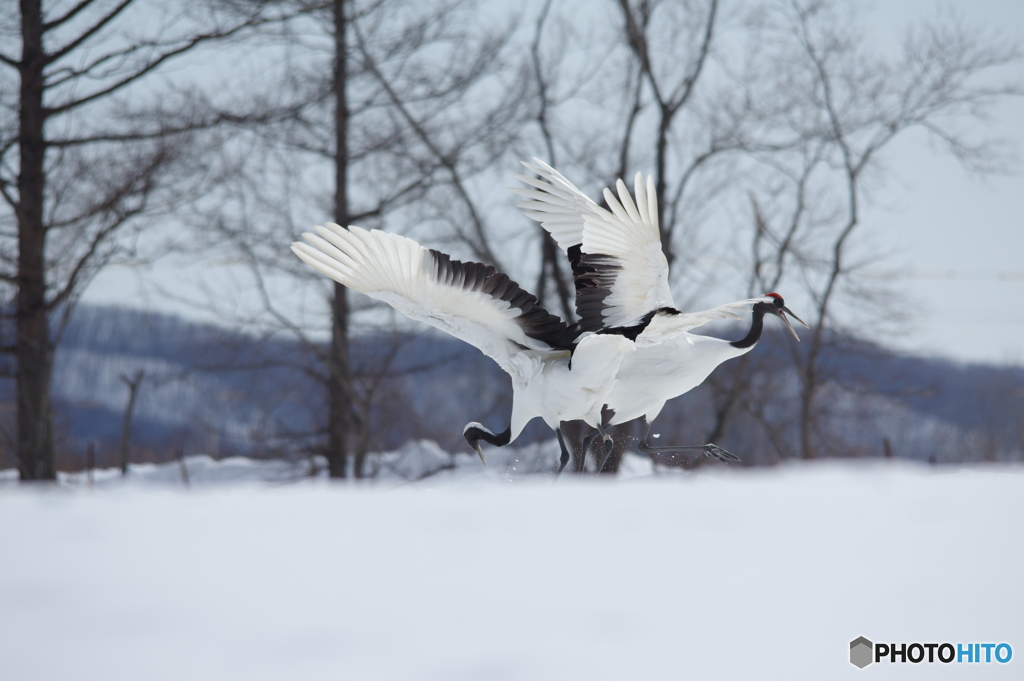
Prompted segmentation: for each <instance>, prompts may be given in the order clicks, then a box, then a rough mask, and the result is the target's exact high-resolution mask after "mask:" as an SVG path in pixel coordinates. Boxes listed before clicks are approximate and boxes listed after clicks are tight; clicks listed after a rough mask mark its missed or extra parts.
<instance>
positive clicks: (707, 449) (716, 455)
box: [701, 442, 740, 462]
mask: <svg viewBox="0 0 1024 681" xmlns="http://www.w3.org/2000/svg"><path fill="white" fill-rule="evenodd" d="M701 449H703V450H704V456H706V457H708V458H711V459H718V460H719V461H726V462H738V461H739V460H740V457H738V456H736V455H735V454H733V453H732V452H730V451H728V450H725V449H722V448H721V447H719V446H718V445H716V444H712V443H710V442H709V443H708V444H706V445H704V446H703V447H702V448H701Z"/></svg>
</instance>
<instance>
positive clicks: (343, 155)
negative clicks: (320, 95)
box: [327, 0, 352, 478]
mask: <svg viewBox="0 0 1024 681" xmlns="http://www.w3.org/2000/svg"><path fill="white" fill-rule="evenodd" d="M345 5H346V0H334V3H333V7H332V10H333V13H334V50H335V51H334V96H335V98H336V99H335V101H336V104H335V109H334V125H335V131H334V132H335V151H334V167H335V188H334V221H335V222H337V223H338V224H339V225H342V226H343V227H347V226H348V216H349V207H348V101H347V92H346V85H347V75H348V68H347V61H348V47H347V45H346V41H345V38H346V32H347V28H348V25H347V16H346V14H345ZM351 379H352V373H351V368H350V366H349V361H348V297H347V291H346V289H345V287H344V286H342V285H341V284H335V285H334V298H333V300H332V301H331V357H330V367H329V378H328V380H329V381H330V385H329V387H328V391H327V392H328V400H329V406H328V414H327V418H328V424H327V468H328V470H329V472H330V476H331V477H332V478H344V477H346V475H347V472H348V471H347V469H348V433H349V423H350V421H351V414H352V393H351Z"/></svg>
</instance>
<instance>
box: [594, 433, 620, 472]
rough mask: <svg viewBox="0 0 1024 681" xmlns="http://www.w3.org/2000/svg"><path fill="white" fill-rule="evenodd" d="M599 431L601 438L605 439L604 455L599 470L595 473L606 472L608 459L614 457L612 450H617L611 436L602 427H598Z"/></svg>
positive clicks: (598, 465) (599, 463) (598, 466)
mask: <svg viewBox="0 0 1024 681" xmlns="http://www.w3.org/2000/svg"><path fill="white" fill-rule="evenodd" d="M597 430H598V431H599V432H600V433H601V437H602V438H604V454H603V455H602V456H601V460H600V461H599V462H598V464H597V469H596V470H595V471H594V472H595V473H600V472H601V471H603V470H604V465H605V464H606V463H608V457H610V456H611V455H612V450H614V449H615V442H614V441H613V440H612V438H611V436H610V435H609V434H608V433H606V432H605V431H604V428H603V427H602V426H598V427H597Z"/></svg>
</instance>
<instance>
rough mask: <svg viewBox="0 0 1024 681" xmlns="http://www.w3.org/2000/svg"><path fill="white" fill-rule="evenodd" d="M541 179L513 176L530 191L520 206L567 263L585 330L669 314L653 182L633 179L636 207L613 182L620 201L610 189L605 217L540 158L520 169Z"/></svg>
mask: <svg viewBox="0 0 1024 681" xmlns="http://www.w3.org/2000/svg"><path fill="white" fill-rule="evenodd" d="M523 165H525V166H526V167H527V168H529V169H530V170H532V171H534V172H536V173H537V174H538V175H540V176H541V177H543V178H544V179H545V180H547V182H545V181H544V180H538V179H536V178H531V177H527V176H524V175H517V176H516V177H517V178H518V179H520V180H521V181H523V182H525V183H526V184H528V185H530V186H531V187H532V189H527V188H524V187H520V188H517V189H515V190H514V191H516V193H518V194H520V195H522V196H524V197H526V199H527V200H525V201H521V202H520V203H519V207H520V208H522V209H524V211H525V212H526V215H527V216H528V217H530V218H533V219H534V220H537V221H538V222H540V223H541V226H542V227H544V229H546V230H547V231H548V232H550V233H551V235H552V236H553V237H554V238H555V240H556V241H557V242H558V245H559V246H560V247H561V248H562V250H564V251H565V252H566V253H567V255H568V256H569V260H570V262H571V263H572V266H573V277H574V280H575V282H576V313H577V314H578V315H579V316H580V327H581V328H582V330H583V331H597V330H599V329H603V328H610V327H621V326H635V325H637V324H639V323H641V321H642V320H643V318H644V316H645V315H647V314H649V313H650V312H652V311H654V310H658V309H661V308H674V307H675V305H674V303H673V301H672V291H671V290H670V289H669V285H668V260H666V259H665V254H664V252H663V251H662V248H661V234H660V232H659V230H658V199H657V195H656V192H655V190H654V178H653V177H650V176H648V178H647V182H646V186H645V183H644V181H643V176H642V175H641V174H640V173H637V175H636V178H635V180H634V193H635V194H636V202H634V201H633V197H631V196H630V195H629V190H628V189H626V185H625V183H623V182H622V180H619V181H618V182H617V183H616V188H617V190H618V194H619V195H618V197H616V196H615V195H614V194H612V192H611V191H609V190H608V189H605V190H604V199H605V202H606V203H607V204H608V208H609V209H610V210H606V209H604V208H602V207H601V206H598V205H597V204H596V203H594V202H593V201H591V200H590V199H588V198H587V197H586V196H584V194H583V193H582V192H581V191H580V190H579V189H577V188H576V187H575V186H573V184H572V183H570V182H569V181H568V180H566V179H565V178H564V177H563V176H562V175H561V174H560V173H558V172H557V171H556V170H554V169H553V168H552V167H551V166H549V165H547V164H546V163H544V162H543V161H540V160H539V159H534V163H532V164H530V163H524V164H523Z"/></svg>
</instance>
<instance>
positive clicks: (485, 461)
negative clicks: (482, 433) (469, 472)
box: [474, 442, 487, 466]
mask: <svg viewBox="0 0 1024 681" xmlns="http://www.w3.org/2000/svg"><path fill="white" fill-rule="evenodd" d="M474 449H476V453H477V454H479V455H480V460H481V461H483V464H484V465H485V466H486V465H487V457H485V456H484V448H483V447H481V446H480V443H479V442H478V443H477V445H476V447H475V448H474Z"/></svg>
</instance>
